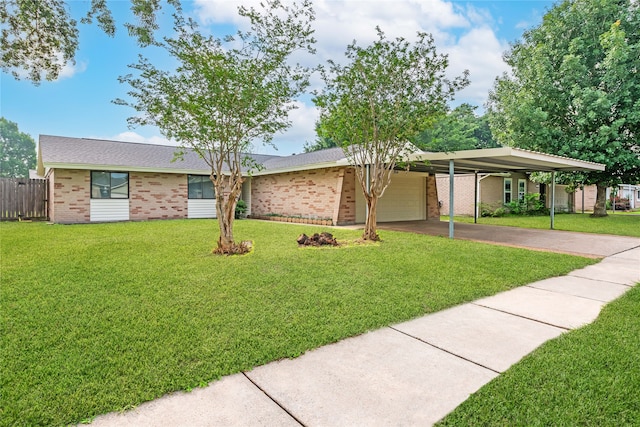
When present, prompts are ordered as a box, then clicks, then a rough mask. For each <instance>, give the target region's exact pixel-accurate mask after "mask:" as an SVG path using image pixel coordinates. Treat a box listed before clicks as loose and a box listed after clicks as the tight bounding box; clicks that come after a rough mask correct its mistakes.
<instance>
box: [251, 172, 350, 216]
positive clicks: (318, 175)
mask: <svg viewBox="0 0 640 427" xmlns="http://www.w3.org/2000/svg"><path fill="white" fill-rule="evenodd" d="M343 169H344V168H326V169H315V170H308V171H299V172H288V173H282V174H275V175H266V176H265V175H263V176H254V177H253V178H252V180H251V214H252V215H268V214H278V215H284V216H301V217H310V218H330V219H332V218H333V216H334V211H335V206H336V203H338V200H337V198H338V196H339V195H341V192H340V191H339V190H338V189H337V187H338V180H339V178H340V173H341V171H342V170H343ZM344 180H345V179H343V181H344ZM347 181H348V180H347ZM354 199H355V197H354ZM348 203H350V202H348V201H347V199H346V198H345V204H348ZM353 204H354V209H353V210H354V211H355V200H354V201H353Z"/></svg>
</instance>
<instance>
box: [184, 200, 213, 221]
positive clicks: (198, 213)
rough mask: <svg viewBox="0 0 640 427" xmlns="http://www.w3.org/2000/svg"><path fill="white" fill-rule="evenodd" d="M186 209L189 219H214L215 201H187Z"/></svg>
mask: <svg viewBox="0 0 640 427" xmlns="http://www.w3.org/2000/svg"><path fill="white" fill-rule="evenodd" d="M187 207H188V212H189V214H188V217H189V218H215V217H216V199H189V201H188V203H187Z"/></svg>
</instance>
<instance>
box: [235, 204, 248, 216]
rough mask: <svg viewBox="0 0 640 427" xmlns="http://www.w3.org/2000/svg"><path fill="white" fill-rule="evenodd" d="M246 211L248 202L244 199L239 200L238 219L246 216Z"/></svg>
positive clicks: (237, 207)
mask: <svg viewBox="0 0 640 427" xmlns="http://www.w3.org/2000/svg"><path fill="white" fill-rule="evenodd" d="M246 213H247V204H246V203H245V201H244V200H242V199H240V200H238V203H236V214H235V217H236V219H240V218H244V215H245V214H246Z"/></svg>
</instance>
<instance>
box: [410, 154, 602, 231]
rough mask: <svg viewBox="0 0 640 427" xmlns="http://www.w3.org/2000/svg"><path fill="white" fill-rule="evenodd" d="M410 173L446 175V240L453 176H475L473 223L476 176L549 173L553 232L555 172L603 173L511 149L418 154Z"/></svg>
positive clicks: (576, 162) (599, 167) (413, 156)
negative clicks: (447, 213)
mask: <svg viewBox="0 0 640 427" xmlns="http://www.w3.org/2000/svg"><path fill="white" fill-rule="evenodd" d="M407 161H408V162H409V164H410V165H411V166H410V170H411V171H420V172H428V173H432V174H436V173H443V174H449V238H451V239H453V237H454V223H453V215H454V206H455V205H454V202H455V200H454V176H455V174H456V173H473V174H474V176H475V191H476V194H475V197H474V204H475V205H476V206H475V209H474V212H475V213H474V217H475V218H474V220H475V221H477V215H478V213H477V212H478V209H477V203H478V194H477V191H478V174H479V173H509V172H529V173H530V172H551V208H550V211H551V212H550V215H549V216H550V228H551V229H552V230H553V228H554V215H555V212H554V211H555V206H554V200H555V190H556V188H555V187H556V185H555V183H556V173H557V172H575V171H603V170H604V169H605V166H604V165H603V164H600V163H593V162H586V161H583V160H577V159H572V158H569V157H562V156H555V155H552V154H544V153H538V152H535V151H529V150H523V149H520V148H513V147H500V148H487V149H482V150H464V151H456V152H450V153H428V152H419V153H413V154H411V155H409V156H408V158H407Z"/></svg>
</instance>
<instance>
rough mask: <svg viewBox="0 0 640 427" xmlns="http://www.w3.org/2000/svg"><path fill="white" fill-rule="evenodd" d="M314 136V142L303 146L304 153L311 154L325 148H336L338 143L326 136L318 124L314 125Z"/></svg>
mask: <svg viewBox="0 0 640 427" xmlns="http://www.w3.org/2000/svg"><path fill="white" fill-rule="evenodd" d="M316 135H317V138H316V140H315V142H313V143H309V142H306V143H305V144H304V152H305V153H311V152H312V151H319V150H325V149H327V148H334V147H337V146H338V143H337V142H335V141H334V140H333V139H331V138H330V137H328V136H327V135H326V132H325V131H324V130H323V129H322V125H321V123H320V122H318V123H316Z"/></svg>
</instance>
